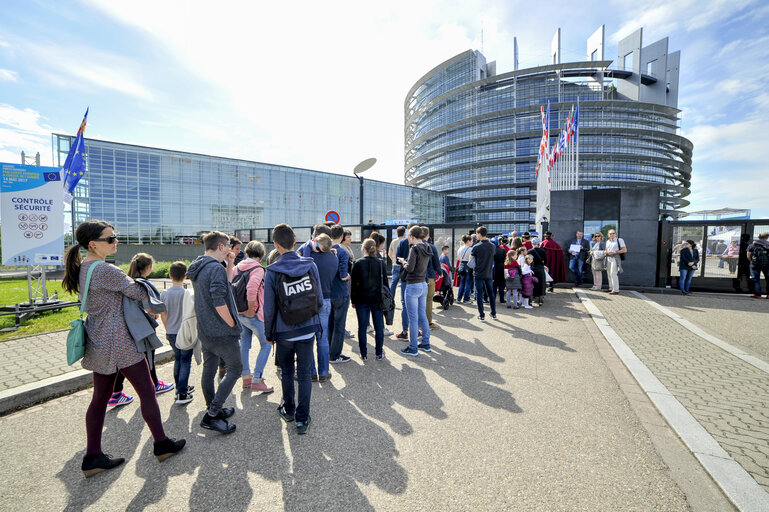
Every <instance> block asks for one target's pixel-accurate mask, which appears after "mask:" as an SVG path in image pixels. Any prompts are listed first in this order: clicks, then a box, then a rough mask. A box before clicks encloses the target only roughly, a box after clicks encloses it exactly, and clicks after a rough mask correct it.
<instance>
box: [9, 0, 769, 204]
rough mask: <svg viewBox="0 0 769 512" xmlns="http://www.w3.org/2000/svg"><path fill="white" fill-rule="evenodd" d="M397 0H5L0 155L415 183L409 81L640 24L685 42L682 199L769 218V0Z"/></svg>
mask: <svg viewBox="0 0 769 512" xmlns="http://www.w3.org/2000/svg"><path fill="white" fill-rule="evenodd" d="M538 5H539V4H536V3H532V2H527V1H519V0H504V1H466V0H465V1H443V0H420V1H417V2H414V1H402V0H391V1H389V2H385V3H376V4H372V3H370V2H360V1H345V0H342V1H335V2H309V1H305V0H298V1H294V2H252V1H242V2H241V1H226V2H219V3H216V4H214V3H213V2H210V1H205V2H204V1H197V0H187V1H164V2H157V1H147V0H132V1H130V2H106V1H96V0H73V1H70V2H57V1H45V0H24V1H20V0H0V161H3V162H19V158H20V156H19V153H20V152H21V151H22V150H24V151H25V152H26V153H27V154H28V155H29V154H32V155H34V154H35V153H36V152H38V151H39V152H40V154H41V158H42V164H43V165H50V164H51V159H52V155H51V153H52V152H51V132H57V133H69V134H74V133H75V132H76V131H77V128H78V126H79V125H80V121H81V120H82V116H83V113H84V112H85V109H86V107H90V114H89V117H88V127H87V128H86V137H91V138H98V139H103V140H112V141H120V142H128V143H132V144H139V145H147V146H155V147H162V148H170V149H178V150H184V151H192V152H196V153H204V154H211V155H216V156H225V157H231V158H240V159H245V160H255V161H260V162H268V163H274V164H281V165H288V166H295V167H304V168H308V169H316V170H320V171H326V172H333V173H339V174H348V175H351V174H352V169H353V168H354V166H355V165H356V164H357V163H358V162H360V161H361V160H364V159H366V158H370V157H375V158H377V160H378V161H377V163H376V165H375V166H374V167H373V168H372V169H371V170H369V171H367V172H366V174H365V177H367V178H372V179H378V180H382V181H389V182H394V183H403V129H404V128H403V122H404V118H403V113H404V105H403V103H404V100H405V96H406V94H407V93H408V91H409V89H410V88H411V87H412V86H413V85H414V83H415V82H416V81H417V80H419V79H420V78H421V77H422V76H423V75H424V74H426V73H427V72H428V71H430V70H431V69H432V68H433V67H435V66H437V65H438V64H440V63H441V62H443V61H445V60H447V59H449V58H451V57H453V56H454V55H457V54H458V53H461V52H463V51H465V50H468V49H475V50H480V51H482V53H483V54H484V55H485V56H486V59H487V61H489V62H491V61H496V62H497V72H498V73H503V72H506V71H511V70H512V69H513V37H517V40H518V46H519V67H520V68H525V67H532V66H537V65H543V64H548V63H549V53H550V42H551V40H552V38H553V35H554V33H555V31H556V29H557V28H559V27H560V28H561V40H562V43H561V46H562V50H561V55H562V57H561V61H562V62H570V61H582V60H587V56H586V41H587V38H588V37H589V36H590V35H591V34H592V33H593V32H594V31H595V30H596V29H597V28H598V27H599V26H600V25H602V24H603V25H606V58H607V59H616V47H617V46H616V43H617V41H618V40H619V39H621V38H622V37H624V36H625V35H627V34H629V33H631V32H632V31H634V30H636V29H637V28H638V27H643V41H644V45H648V44H650V43H652V42H654V41H656V40H658V39H660V38H662V37H666V36H667V37H669V38H670V41H669V51H671V52H672V51H676V50H681V76H680V91H679V108H681V109H682V111H683V112H682V122H681V135H683V136H685V137H687V138H689V139H690V140H692V142H693V143H694V162H693V176H692V188H691V190H692V194H691V195H690V196H689V198H688V199H689V200H690V201H691V202H692V205H691V206H690V207H689V208H687V210H688V211H695V210H702V209H714V208H722V207H731V208H750V209H751V210H752V216H753V217H754V218H769V200H768V199H767V191H768V190H769V164H767V161H769V159H767V157H766V155H764V154H763V153H761V152H760V151H758V150H759V149H760V148H761V147H762V146H764V144H767V143H766V142H763V143H762V142H761V139H760V137H761V133H763V130H762V126H763V125H764V124H765V123H764V117H765V113H766V112H767V111H768V110H769V3H767V2H766V0H697V1H695V0H676V1H675V2H672V1H656V0H652V1H644V2H638V1H636V0H604V1H600V2H598V1H591V0H587V1H583V2H579V3H578V6H576V7H575V5H576V4H575V3H574V2H565V1H554V2H550V3H549V4H548V5H547V9H543V8H538Z"/></svg>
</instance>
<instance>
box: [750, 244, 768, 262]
mask: <svg viewBox="0 0 769 512" xmlns="http://www.w3.org/2000/svg"><path fill="white" fill-rule="evenodd" d="M750 262H751V263H752V264H753V266H754V267H756V268H766V267H769V252H768V251H767V250H766V247H764V246H763V245H761V244H753V250H752V251H750Z"/></svg>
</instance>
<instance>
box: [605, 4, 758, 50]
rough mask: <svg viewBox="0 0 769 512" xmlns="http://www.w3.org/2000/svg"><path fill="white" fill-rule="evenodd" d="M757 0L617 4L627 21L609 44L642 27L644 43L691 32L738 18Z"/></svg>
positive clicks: (611, 35) (612, 34)
mask: <svg viewBox="0 0 769 512" xmlns="http://www.w3.org/2000/svg"><path fill="white" fill-rule="evenodd" d="M756 1H757V0H676V1H675V2H671V1H670V0H655V1H653V2H638V1H636V0H621V1H618V2H615V4H617V6H618V7H619V8H620V9H622V10H623V11H624V12H625V19H626V20H627V21H626V22H625V23H623V25H622V26H621V27H620V28H619V30H617V31H616V32H614V33H611V34H610V36H609V41H610V42H612V43H613V44H616V43H617V42H618V41H619V40H621V39H623V38H624V37H626V36H628V35H629V34H631V33H632V32H633V31H635V30H637V29H638V28H640V27H643V29H644V41H645V42H647V43H648V42H650V41H655V40H656V39H658V38H660V37H665V36H668V35H670V34H674V33H676V32H680V31H681V30H685V31H687V32H692V31H695V30H698V29H702V28H706V27H708V26H710V25H714V24H717V23H722V22H724V20H726V19H728V18H731V17H735V16H737V15H739V14H740V13H741V12H742V11H743V10H744V9H745V8H746V7H748V6H750V5H751V4H754V3H756Z"/></svg>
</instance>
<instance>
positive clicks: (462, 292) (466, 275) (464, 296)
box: [457, 235, 473, 303]
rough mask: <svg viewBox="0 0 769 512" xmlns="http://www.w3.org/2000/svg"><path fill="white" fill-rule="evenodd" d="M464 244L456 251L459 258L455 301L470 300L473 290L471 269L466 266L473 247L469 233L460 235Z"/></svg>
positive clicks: (467, 301) (465, 301)
mask: <svg viewBox="0 0 769 512" xmlns="http://www.w3.org/2000/svg"><path fill="white" fill-rule="evenodd" d="M462 243H464V245H463V246H462V247H460V248H459V250H458V251H457V259H459V267H457V272H459V290H458V291H457V302H464V303H469V302H470V294H471V292H472V290H473V269H471V268H470V267H469V266H468V263H469V261H470V249H472V248H473V239H472V237H471V236H470V235H463V236H462Z"/></svg>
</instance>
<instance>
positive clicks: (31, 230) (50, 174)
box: [0, 162, 64, 265]
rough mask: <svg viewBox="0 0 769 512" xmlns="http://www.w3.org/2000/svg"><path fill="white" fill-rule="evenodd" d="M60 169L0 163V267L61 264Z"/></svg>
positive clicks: (61, 205)
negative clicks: (0, 241)
mask: <svg viewBox="0 0 769 512" xmlns="http://www.w3.org/2000/svg"><path fill="white" fill-rule="evenodd" d="M63 201H64V188H63V186H62V182H61V169H59V168H57V167H40V166H36V165H21V164H9V163H2V162H0V221H2V236H3V253H2V260H3V265H63V264H64V257H63V256H64V202H63Z"/></svg>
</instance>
